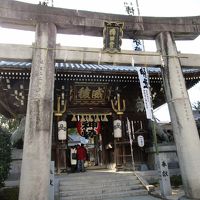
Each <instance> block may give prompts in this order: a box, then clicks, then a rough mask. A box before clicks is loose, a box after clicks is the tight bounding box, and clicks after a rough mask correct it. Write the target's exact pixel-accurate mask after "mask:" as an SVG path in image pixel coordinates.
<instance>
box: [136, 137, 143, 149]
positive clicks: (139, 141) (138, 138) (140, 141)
mask: <svg viewBox="0 0 200 200" xmlns="http://www.w3.org/2000/svg"><path fill="white" fill-rule="evenodd" d="M137 142H138V146H139V147H143V146H144V137H143V136H142V135H139V136H138V137H137Z"/></svg>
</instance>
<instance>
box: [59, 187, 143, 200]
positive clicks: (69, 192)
mask: <svg viewBox="0 0 200 200" xmlns="http://www.w3.org/2000/svg"><path fill="white" fill-rule="evenodd" d="M143 189H144V187H143V186H141V185H133V186H131V185H129V186H118V187H105V186H103V187H101V186H100V187H96V188H90V187H88V188H82V189H75V188H74V190H69V189H60V196H62V197H65V196H66V197H67V196H82V195H83V194H84V196H88V195H95V194H96V195H102V194H107V193H115V192H125V191H126V192H128V191H131V190H143Z"/></svg>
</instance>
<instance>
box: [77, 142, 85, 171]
mask: <svg viewBox="0 0 200 200" xmlns="http://www.w3.org/2000/svg"><path fill="white" fill-rule="evenodd" d="M86 157H87V150H86V148H85V147H84V144H81V146H78V147H77V160H78V163H77V171H78V172H85V166H84V163H85V160H86Z"/></svg>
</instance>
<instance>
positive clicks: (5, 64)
mask: <svg viewBox="0 0 200 200" xmlns="http://www.w3.org/2000/svg"><path fill="white" fill-rule="evenodd" d="M31 66H32V63H31V62H15V61H0V69H1V68H21V69H23V68H24V69H30V68H31ZM55 68H56V69H58V70H63V71H71V70H72V71H85V70H88V71H96V72H136V69H135V68H134V67H132V66H117V65H97V64H78V63H66V62H56V63H55ZM147 69H148V71H149V73H159V72H160V71H161V70H160V68H158V67H148V68H147ZM183 71H184V73H191V72H199V71H200V70H199V69H183Z"/></svg>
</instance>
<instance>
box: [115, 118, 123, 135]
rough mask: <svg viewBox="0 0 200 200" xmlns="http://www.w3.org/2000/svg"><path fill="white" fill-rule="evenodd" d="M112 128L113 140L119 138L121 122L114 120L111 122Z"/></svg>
mask: <svg viewBox="0 0 200 200" xmlns="http://www.w3.org/2000/svg"><path fill="white" fill-rule="evenodd" d="M113 127H114V138H121V137H122V122H121V120H119V119H116V120H114V122H113Z"/></svg>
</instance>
